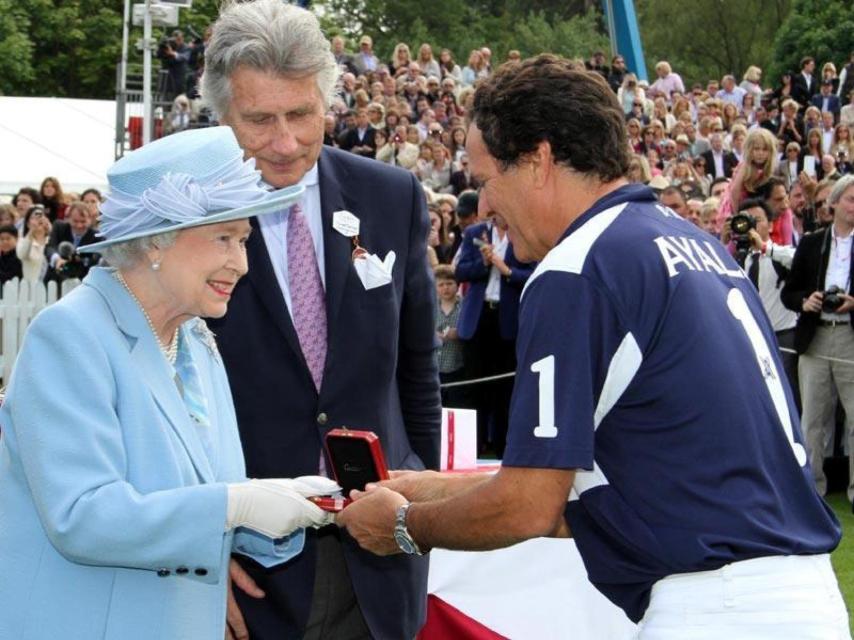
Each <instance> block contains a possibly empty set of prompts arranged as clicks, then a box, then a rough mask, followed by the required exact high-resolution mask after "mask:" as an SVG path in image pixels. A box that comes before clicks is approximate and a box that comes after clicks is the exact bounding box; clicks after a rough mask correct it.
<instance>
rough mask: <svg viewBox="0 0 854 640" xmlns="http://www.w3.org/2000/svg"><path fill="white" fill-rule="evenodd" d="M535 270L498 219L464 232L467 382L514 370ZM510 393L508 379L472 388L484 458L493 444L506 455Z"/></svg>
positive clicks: (462, 322) (461, 325)
mask: <svg viewBox="0 0 854 640" xmlns="http://www.w3.org/2000/svg"><path fill="white" fill-rule="evenodd" d="M480 213H481V214H482V215H490V214H491V212H488V211H481V212H480ZM534 266H535V265H534V264H533V263H524V262H520V261H519V260H517V259H516V256H515V255H514V254H513V245H512V244H511V243H510V239H509V237H508V236H507V225H506V223H505V222H504V220H503V219H502V218H501V217H500V216H494V217H492V219H490V220H488V221H487V222H481V223H478V224H474V225H472V226H470V227H468V228H467V229H466V230H465V233H464V234H463V244H462V246H461V247H460V259H459V262H457V268H456V277H457V280H458V281H459V282H467V283H469V287H468V291H467V292H466V294H465V297H463V303H462V309H460V318H459V321H458V323H457V333H458V334H459V336H460V339H461V340H463V348H464V354H465V355H464V361H465V377H466V379H474V378H481V377H485V376H492V375H498V374H502V373H507V372H511V371H514V370H515V368H516V357H515V350H516V330H517V327H518V316H519V298H520V296H521V294H522V287H524V286H525V282H527V280H528V278H529V277H530V275H531V274H532V273H533V272H534ZM512 390H513V381H512V379H510V378H508V379H503V380H498V381H496V382H492V383H489V384H483V383H482V384H478V385H474V386H473V387H472V393H473V401H474V402H475V404H476V406H477V430H478V446H479V448H480V450H481V452H483V451H484V450H485V449H486V448H487V444H488V443H491V445H492V448H493V449H494V451H495V454H496V455H497V456H498V457H499V458H500V457H501V455H502V454H503V453H504V444H505V441H506V437H507V420H508V416H509V410H510V395H511V393H512ZM490 425H491V427H492V433H491V434H490Z"/></svg>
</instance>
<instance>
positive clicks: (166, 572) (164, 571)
mask: <svg viewBox="0 0 854 640" xmlns="http://www.w3.org/2000/svg"><path fill="white" fill-rule="evenodd" d="M157 575H158V576H159V577H161V578H167V577H169V576H170V575H172V572H171V571H169V569H158V570H157Z"/></svg>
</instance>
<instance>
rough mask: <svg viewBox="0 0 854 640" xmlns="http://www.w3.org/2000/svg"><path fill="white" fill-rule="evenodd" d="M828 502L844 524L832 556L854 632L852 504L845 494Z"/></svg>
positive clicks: (840, 494) (829, 497) (853, 533)
mask: <svg viewBox="0 0 854 640" xmlns="http://www.w3.org/2000/svg"><path fill="white" fill-rule="evenodd" d="M827 502H828V504H830V506H831V507H833V510H834V511H835V512H836V517H837V518H839V522H841V523H842V542H840V543H839V546H838V547H837V548H836V551H834V552H833V555H832V556H831V561H832V562H833V569H834V570H835V571H836V578H837V580H839V588H840V589H841V590H842V597H843V598H844V599H845V606H846V607H848V623H849V625H850V626H851V631H852V632H854V624H852V622H854V617H852V615H851V613H852V612H854V515H852V514H851V504H850V503H849V502H848V499H847V498H846V496H845V493H844V492H842V493H834V494H831V495H829V496H827Z"/></svg>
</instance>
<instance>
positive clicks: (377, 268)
mask: <svg viewBox="0 0 854 640" xmlns="http://www.w3.org/2000/svg"><path fill="white" fill-rule="evenodd" d="M396 258H397V256H396V255H395V253H394V251H389V252H388V254H386V257H385V260H380V259H379V258H378V257H377V256H376V254H374V253H368V254H364V255H362V256H360V257H358V258H356V259H355V260H354V261H353V266H354V267H355V268H356V273H357V274H358V276H359V280H361V281H362V285H363V286H364V287H365V289H366V290H370V289H375V288H377V287H382V286H384V285H387V284H388V283H390V282H391V270H392V268H393V267H394V261H395V259H396Z"/></svg>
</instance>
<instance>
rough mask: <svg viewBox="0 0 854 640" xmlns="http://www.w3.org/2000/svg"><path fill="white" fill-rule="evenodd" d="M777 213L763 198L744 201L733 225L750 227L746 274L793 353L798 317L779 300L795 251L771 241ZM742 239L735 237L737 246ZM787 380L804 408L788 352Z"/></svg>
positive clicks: (781, 341) (779, 339)
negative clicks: (773, 221)
mask: <svg viewBox="0 0 854 640" xmlns="http://www.w3.org/2000/svg"><path fill="white" fill-rule="evenodd" d="M773 218H774V213H773V211H772V209H771V206H770V205H769V204H768V202H767V201H764V200H762V199H761V198H751V199H750V200H745V201H744V202H743V203H742V205H741V211H739V212H738V214H737V216H734V219H735V224H734V225H733V222H732V221H731V222H730V226H735V227H738V228H740V229H742V228H744V227H745V226H746V227H747V232H746V233H745V234H744V238H745V240H746V241H747V242H748V243H749V249H748V252H747V255H746V256H745V260H744V271H745V272H746V273H747V277H748V279H749V280H750V281H751V282H752V283H753V286H755V287H756V289H757V290H758V291H759V298H760V299H761V300H762V306H763V307H764V308H765V313H767V314H768V319H769V320H770V321H771V325H772V326H773V327H774V334H775V335H776V336H777V344H779V345H780V347H782V348H785V349H789V350H793V349H794V348H795V324H796V323H797V321H798V315H797V314H796V313H795V312H794V311H790V310H789V309H786V307H784V306H783V302H782V300H780V289H781V288H782V286H783V285H784V284H785V282H786V279H787V278H788V277H789V268H790V267H791V266H792V258H794V256H795V248H794V247H793V246H791V245H784V244H776V243H775V242H774V241H773V240H772V239H771V220H772V219H773ZM740 238H741V236H736V237H735V240H736V244H738V242H739V241H740ZM780 359H781V360H782V361H783V368H784V369H785V371H786V377H787V378H788V379H789V384H790V385H791V387H792V393H793V395H794V397H795V404H796V405H797V406H798V410H800V408H801V399H800V394H799V393H798V355H797V354H796V353H790V352H788V351H781V352H780Z"/></svg>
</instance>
